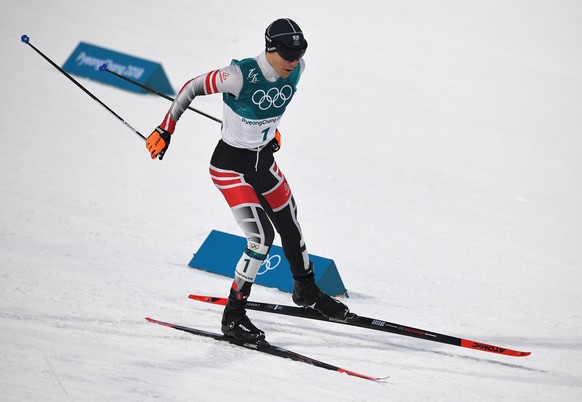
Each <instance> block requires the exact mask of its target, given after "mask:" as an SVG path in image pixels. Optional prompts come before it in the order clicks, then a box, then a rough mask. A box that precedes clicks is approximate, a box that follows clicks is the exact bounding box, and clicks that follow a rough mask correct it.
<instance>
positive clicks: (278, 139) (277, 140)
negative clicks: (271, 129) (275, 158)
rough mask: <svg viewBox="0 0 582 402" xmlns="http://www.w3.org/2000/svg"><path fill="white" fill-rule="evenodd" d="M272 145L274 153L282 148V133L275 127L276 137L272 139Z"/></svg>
mask: <svg viewBox="0 0 582 402" xmlns="http://www.w3.org/2000/svg"><path fill="white" fill-rule="evenodd" d="M271 147H272V148H273V153H275V152H277V151H278V150H280V149H281V133H280V132H279V129H275V138H273V139H272V140H271Z"/></svg>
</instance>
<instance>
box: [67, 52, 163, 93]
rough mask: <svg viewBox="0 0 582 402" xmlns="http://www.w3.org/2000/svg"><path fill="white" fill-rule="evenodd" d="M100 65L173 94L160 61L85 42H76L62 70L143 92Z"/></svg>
mask: <svg viewBox="0 0 582 402" xmlns="http://www.w3.org/2000/svg"><path fill="white" fill-rule="evenodd" d="M103 64H107V68H108V69H109V70H111V71H113V72H115V73H117V74H119V75H122V76H124V77H127V78H130V79H132V80H134V81H137V82H139V83H140V84H142V85H147V86H148V87H150V88H152V89H154V90H156V91H158V92H161V93H164V94H166V95H174V90H173V89H172V86H171V85H170V82H169V81H168V78H167V77H166V73H165V72H164V69H163V67H162V65H161V64H160V63H156V62H153V61H149V60H145V59H140V58H138V57H135V56H130V55H128V54H124V53H119V52H116V51H113V50H109V49H105V48H102V47H99V46H95V45H90V44H88V43H85V42H81V43H79V44H78V45H77V47H76V48H75V50H74V51H73V53H71V55H70V56H69V58H68V59H67V61H66V62H65V64H64V65H63V70H65V71H67V72H69V73H71V74H75V75H78V76H81V77H85V78H89V79H92V80H95V81H99V82H102V83H104V84H109V85H113V86H115V87H118V88H122V89H125V90H128V91H132V92H137V93H147V91H146V90H145V89H142V88H140V87H138V86H137V85H134V84H132V83H130V82H127V81H125V80H123V79H121V78H119V77H116V76H114V75H113V74H110V73H107V72H105V71H99V67H100V66H102V65H103Z"/></svg>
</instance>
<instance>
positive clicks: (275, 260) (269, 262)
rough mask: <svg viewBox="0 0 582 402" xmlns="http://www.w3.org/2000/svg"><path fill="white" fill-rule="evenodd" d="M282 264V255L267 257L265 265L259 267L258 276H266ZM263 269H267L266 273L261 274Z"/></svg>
mask: <svg viewBox="0 0 582 402" xmlns="http://www.w3.org/2000/svg"><path fill="white" fill-rule="evenodd" d="M280 263H281V256H280V255H277V254H275V255H269V256H267V258H266V259H265V261H263V263H262V264H261V266H260V267H259V271H258V272H257V275H263V274H266V273H267V272H269V271H271V270H273V269H275V268H277V267H278V266H279V264H280ZM263 267H264V268H265V269H264V271H262V272H261V268H263Z"/></svg>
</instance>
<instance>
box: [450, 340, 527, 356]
mask: <svg viewBox="0 0 582 402" xmlns="http://www.w3.org/2000/svg"><path fill="white" fill-rule="evenodd" d="M461 346H462V347H464V348H468V349H475V350H481V351H483V352H489V353H495V354H498V355H505V356H513V357H525V356H529V355H531V352H521V351H519V350H512V349H507V348H503V347H501V346H495V345H489V344H487V343H482V342H475V341H470V340H468V339H461Z"/></svg>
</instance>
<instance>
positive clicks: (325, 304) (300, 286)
mask: <svg viewBox="0 0 582 402" xmlns="http://www.w3.org/2000/svg"><path fill="white" fill-rule="evenodd" d="M293 283H294V286H293V302H294V303H295V304H297V305H298V306H303V307H311V308H313V309H315V310H317V311H319V312H320V313H321V314H323V315H325V316H326V317H330V318H335V319H338V320H345V319H346V318H347V317H348V314H349V313H350V309H349V308H348V306H346V305H345V304H343V303H342V302H340V301H339V300H336V299H334V298H333V297H331V296H329V295H326V294H325V293H323V292H322V291H321V289H319V287H318V286H317V285H316V284H315V275H314V274H313V264H312V265H311V267H310V268H309V271H308V274H307V275H305V276H295V275H294V276H293Z"/></svg>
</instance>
